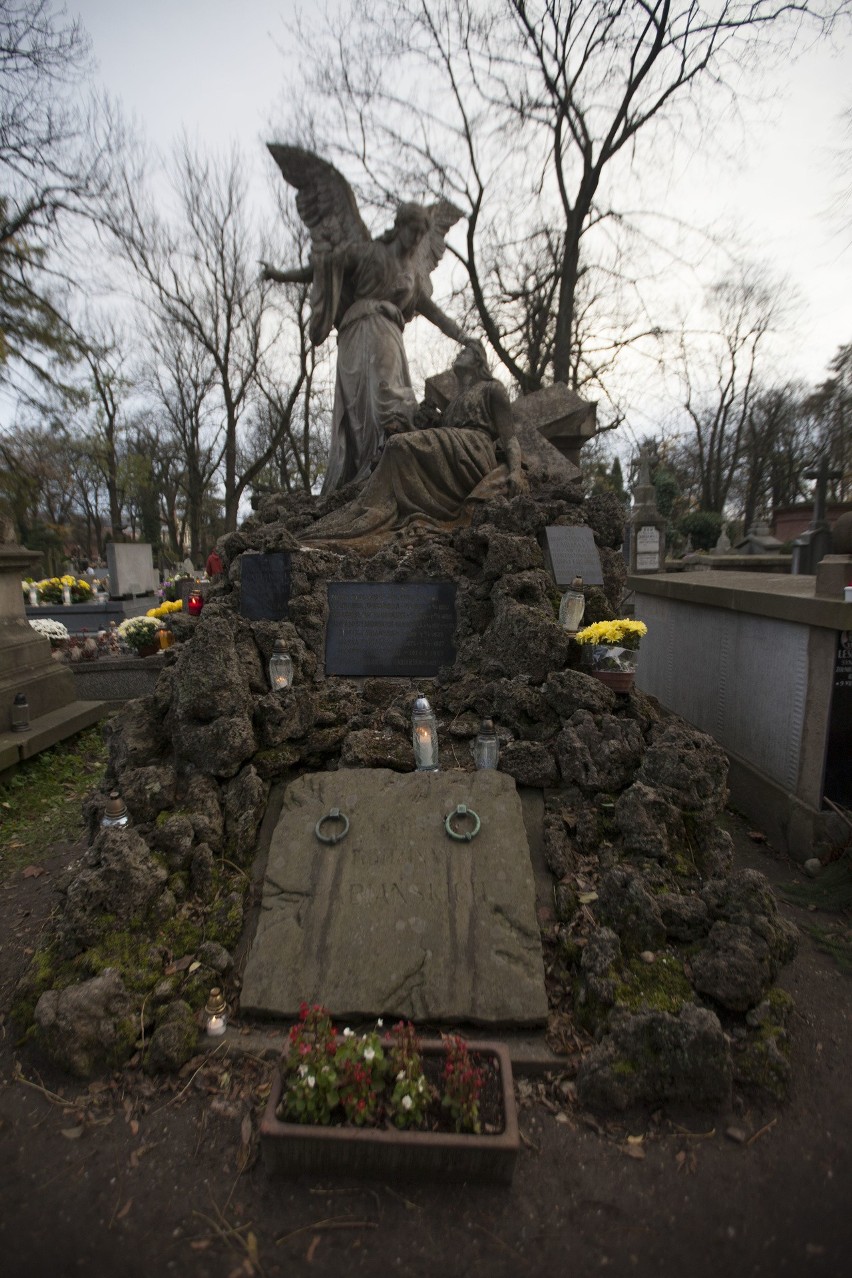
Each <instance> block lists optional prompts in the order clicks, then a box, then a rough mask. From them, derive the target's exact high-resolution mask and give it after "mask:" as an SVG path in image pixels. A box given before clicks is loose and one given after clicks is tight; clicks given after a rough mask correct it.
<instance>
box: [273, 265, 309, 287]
mask: <svg viewBox="0 0 852 1278" xmlns="http://www.w3.org/2000/svg"><path fill="white" fill-rule="evenodd" d="M261 266H262V267H263V273H262V275H261V279H264V280H274V281H275V283H276V284H310V282H311V280H312V279H313V278H314V268H313V267H312V266H295V267H293V269H292V270H290V271H279V270H276V268H275V267H274V266H270V265H269V263H268V262H261Z"/></svg>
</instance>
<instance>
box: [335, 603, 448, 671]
mask: <svg viewBox="0 0 852 1278" xmlns="http://www.w3.org/2000/svg"><path fill="white" fill-rule="evenodd" d="M455 629H456V587H455V583H454V582H452V581H426V582H391V581H388V582H375V583H374V582H364V581H331V582H329V584H328V626H327V628H326V634H325V673H326V674H327V675H348V676H350V677H355V678H357V677H360V676H365V677H366V676H372V677H378V678H382V677H384V678H412V679H413V678H433V677H434V676H435V675H437V673H438V671H439V669H440V668H441V666H448V665H452V663H453V662H454V661H455V659H456V648H455V643H454V638H453V636H454V634H455Z"/></svg>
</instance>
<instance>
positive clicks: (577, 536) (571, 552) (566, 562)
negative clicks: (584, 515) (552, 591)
mask: <svg viewBox="0 0 852 1278" xmlns="http://www.w3.org/2000/svg"><path fill="white" fill-rule="evenodd" d="M543 550H544V562H545V564H546V565H547V567H548V569H549V570H550V574H551V576H552V577H553V580H554V581H555V582H556V584H557V586H558V587H559V588H560V590H567V589H568V587H569V586H570V585H571V582H572V581H573V580H574V578H575V577H582V578H583V584H584V585H585V586H602V585H603V568H602V567H601V557H600V552H599V550H598V548H597V546H596V545H595V534H594V533H593V532H592V530H591V528H587V527H586V526H585V525H584V524H583V525H580V527H563V526H558V525H550V526H548V527H547V528H545V530H544V545H543Z"/></svg>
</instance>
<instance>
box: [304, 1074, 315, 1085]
mask: <svg viewBox="0 0 852 1278" xmlns="http://www.w3.org/2000/svg"><path fill="white" fill-rule="evenodd" d="M305 1081H306V1083H307V1084H308V1087H316V1085H317V1080H316V1079H315V1078H314V1076H313V1074H308V1077H307V1078H306V1080H305Z"/></svg>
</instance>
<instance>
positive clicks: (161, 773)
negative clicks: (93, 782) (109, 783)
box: [121, 764, 177, 825]
mask: <svg viewBox="0 0 852 1278" xmlns="http://www.w3.org/2000/svg"><path fill="white" fill-rule="evenodd" d="M176 787H177V775H176V773H175V770H174V768H171V767H169V766H168V765H165V764H149V765H148V766H147V767H144V768H127V769H126V770H125V771H124V772H123V773H122V774H121V797H122V798H123V799H124V802H125V803H126V804H127V810H128V812H129V813H130V816H131V818H132V820H133V821H134V822H135V823H136V824H137V825H138V824H142V823H148V822H150V821H156V819H157V816H158V815H159V813H160V812H164V811H166V810H167V809H168V808H170V807H172V806H173V805H174V801H175V791H176Z"/></svg>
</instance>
